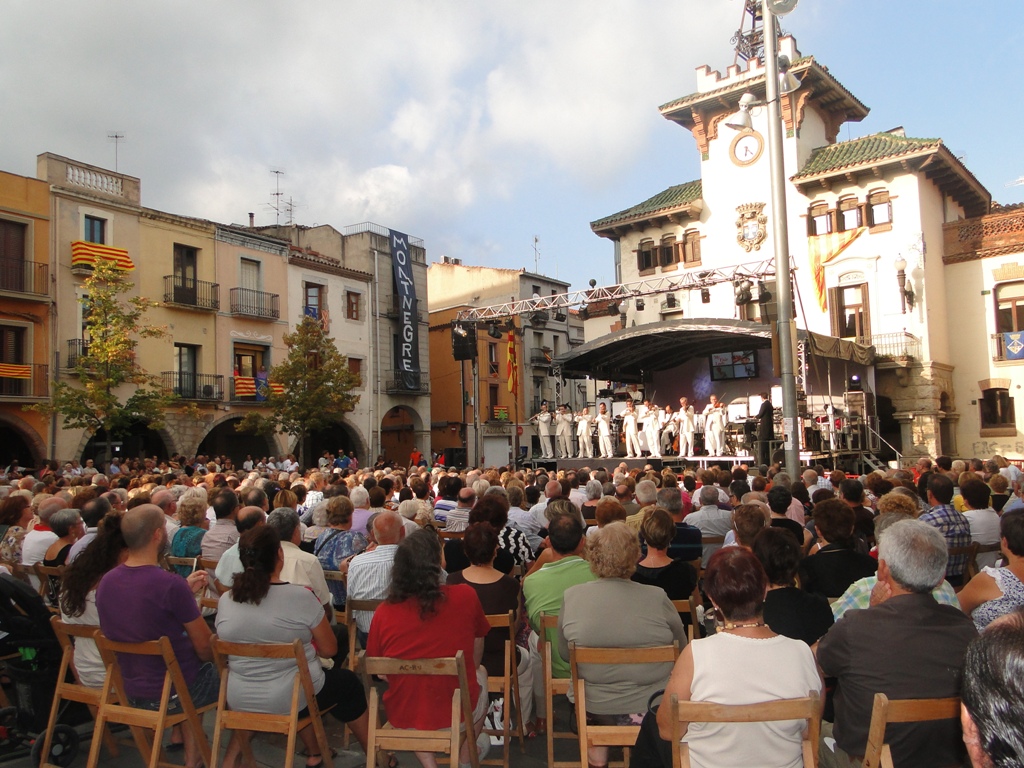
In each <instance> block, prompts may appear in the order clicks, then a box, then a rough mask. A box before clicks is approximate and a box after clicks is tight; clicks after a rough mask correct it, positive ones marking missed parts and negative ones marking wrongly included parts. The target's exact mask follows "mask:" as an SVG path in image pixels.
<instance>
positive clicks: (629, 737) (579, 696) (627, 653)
mask: <svg viewBox="0 0 1024 768" xmlns="http://www.w3.org/2000/svg"><path fill="white" fill-rule="evenodd" d="M678 657H679V643H672V645H657V646H651V647H648V648H594V647H590V646H581V645H577V644H576V643H575V642H572V643H569V669H570V671H571V673H572V684H573V689H574V692H575V694H576V732H577V733H578V734H579V742H580V756H581V758H580V759H581V761H582V758H583V756H585V755H586V754H587V749H588V748H590V747H622V749H623V758H624V759H623V762H622V763H614V764H613V763H611V762H609V763H608V765H609V766H611V765H621V766H624V768H628V766H629V749H630V747H632V746H633V745H634V744H636V739H637V736H639V735H640V726H639V725H588V724H587V690H586V688H587V686H586V680H585V679H584V677H583V675H581V674H580V665H581V664H590V665H598V664H616V665H619V664H675V661H676V659H677V658H678ZM666 679H667V676H666Z"/></svg>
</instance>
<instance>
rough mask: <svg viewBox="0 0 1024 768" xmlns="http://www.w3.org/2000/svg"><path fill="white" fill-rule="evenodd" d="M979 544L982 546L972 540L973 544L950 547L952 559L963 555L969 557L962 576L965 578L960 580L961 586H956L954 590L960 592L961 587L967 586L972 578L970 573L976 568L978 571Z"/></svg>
mask: <svg viewBox="0 0 1024 768" xmlns="http://www.w3.org/2000/svg"><path fill="white" fill-rule="evenodd" d="M979 546H980V545H979V544H975V543H973V542H972V543H971V544H968V545H967V546H966V547H950V548H949V558H950V560H952V559H953V558H954V557H963V556H966V557H967V562H966V563H965V565H964V572H963V576H962V579H963V580H962V581H961V582H960V586H959V587H955V588H954V590H955V591H956V592H959V591H960V590H961V589H963V588H964V587H966V586H967V582H968V581H970V579H971V577H970V575H969V574H970V573H971V570H972V569H973V570H974V572H975V573H977V572H978V548H979Z"/></svg>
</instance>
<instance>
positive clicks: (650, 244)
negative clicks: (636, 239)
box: [636, 240, 658, 272]
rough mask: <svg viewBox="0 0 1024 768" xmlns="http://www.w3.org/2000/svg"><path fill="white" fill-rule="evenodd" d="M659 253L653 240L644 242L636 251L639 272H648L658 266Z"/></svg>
mask: <svg viewBox="0 0 1024 768" xmlns="http://www.w3.org/2000/svg"><path fill="white" fill-rule="evenodd" d="M657 258H658V255H657V251H656V249H655V247H654V241H653V240H644V241H643V242H642V243H640V245H639V246H637V249H636V268H637V270H638V271H639V272H648V271H650V270H652V269H654V268H655V266H657Z"/></svg>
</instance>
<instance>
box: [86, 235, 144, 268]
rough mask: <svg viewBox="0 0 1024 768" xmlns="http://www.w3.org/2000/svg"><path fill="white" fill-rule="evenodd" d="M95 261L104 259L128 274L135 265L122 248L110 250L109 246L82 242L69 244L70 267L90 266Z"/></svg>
mask: <svg viewBox="0 0 1024 768" xmlns="http://www.w3.org/2000/svg"><path fill="white" fill-rule="evenodd" d="M96 259H106V260H107V261H109V262H112V263H113V264H114V266H115V267H117V268H119V269H123V270H126V271H129V272H130V271H131V270H133V269H135V263H134V262H133V261H132V260H131V257H130V256H129V255H128V251H126V250H125V249H124V248H112V247H111V246H109V245H102V244H100V243H87V242H85V241H84V240H75V241H74V242H73V243H71V266H73V267H77V266H80V265H88V266H92V265H93V264H95V263H96Z"/></svg>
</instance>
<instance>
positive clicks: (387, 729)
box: [363, 651, 487, 768]
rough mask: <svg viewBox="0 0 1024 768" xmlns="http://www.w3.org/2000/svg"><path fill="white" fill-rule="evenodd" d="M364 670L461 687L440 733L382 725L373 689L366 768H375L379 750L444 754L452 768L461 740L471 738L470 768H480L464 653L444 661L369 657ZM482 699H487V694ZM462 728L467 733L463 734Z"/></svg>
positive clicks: (454, 765) (371, 689) (369, 673)
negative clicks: (451, 681)
mask: <svg viewBox="0 0 1024 768" xmlns="http://www.w3.org/2000/svg"><path fill="white" fill-rule="evenodd" d="M363 669H364V672H365V674H366V675H367V677H370V676H372V675H385V676H391V675H435V676H436V675H441V676H445V677H456V678H458V681H459V685H458V688H456V689H455V691H453V692H452V710H451V712H452V717H451V725H450V726H449V727H447V728H442V729H441V730H437V731H429V730H421V729H417V728H393V727H392V726H391V725H390V724H388V725H381V707H380V697H379V696H378V694H377V689H376V687H374V686H371V687H370V726H369V732H368V734H367V738H366V768H375V766H376V765H377V753H378V751H379V750H399V751H403V752H406V751H408V752H444V753H446V754H447V755H449V758H450V761H451V765H452V768H456V766H457V765H458V761H459V747H460V744H461V740H462V737H463V736H464V735H466V734H468V737H467V739H466V743H467V745H468V748H469V759H470V764H471V765H472V766H473V768H480V756H479V754H478V753H477V749H476V739H475V738H473V733H474V731H473V707H472V704H471V700H470V696H469V675H468V672H467V669H466V659H465V657H464V656H463V653H462V651H459V652H458V653H456V654H455V656H454V657H453V658H441V659H388V658H383V657H379V656H366V657H365V658H364V659H363ZM480 695H481V696H486V695H487V694H486V693H485V692H484V691H481V692H480ZM460 725H461V726H463V727H464V731H460Z"/></svg>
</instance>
